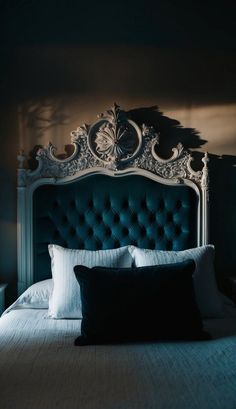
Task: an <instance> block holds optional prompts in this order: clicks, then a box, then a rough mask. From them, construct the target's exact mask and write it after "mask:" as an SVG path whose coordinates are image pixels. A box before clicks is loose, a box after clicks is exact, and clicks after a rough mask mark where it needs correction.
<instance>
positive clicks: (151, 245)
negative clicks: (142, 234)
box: [148, 239, 155, 249]
mask: <svg viewBox="0 0 236 409" xmlns="http://www.w3.org/2000/svg"><path fill="white" fill-rule="evenodd" d="M148 243H149V247H150V249H154V248H155V240H153V239H151V240H149V241H148Z"/></svg>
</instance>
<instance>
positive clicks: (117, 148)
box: [95, 122, 135, 161]
mask: <svg viewBox="0 0 236 409" xmlns="http://www.w3.org/2000/svg"><path fill="white" fill-rule="evenodd" d="M134 142H135V141H134V140H133V135H132V132H131V130H130V129H129V127H128V126H125V125H121V126H117V124H115V125H113V124H111V123H110V122H105V123H104V124H102V125H101V126H100V128H99V130H98V132H97V134H96V138H95V143H96V149H97V152H98V153H99V154H101V158H102V159H105V160H110V161H115V160H120V159H122V158H123V157H127V156H129V155H132V153H133V151H134Z"/></svg>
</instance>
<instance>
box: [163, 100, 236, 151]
mask: <svg viewBox="0 0 236 409" xmlns="http://www.w3.org/2000/svg"><path fill="white" fill-rule="evenodd" d="M164 113H165V115H166V116H169V117H172V118H176V119H177V120H178V121H180V123H181V125H182V126H184V127H191V128H195V129H196V130H197V131H198V132H199V133H200V136H201V137H202V138H203V139H205V140H207V143H206V144H205V145H204V146H203V147H202V148H200V150H201V151H205V150H208V151H209V152H210V153H213V154H216V155H236V104H224V105H210V106H187V107H186V108H185V109H183V108H181V109H178V108H173V109H171V110H168V108H167V109H166V110H165V112H164Z"/></svg>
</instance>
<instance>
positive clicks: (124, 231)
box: [122, 227, 129, 236]
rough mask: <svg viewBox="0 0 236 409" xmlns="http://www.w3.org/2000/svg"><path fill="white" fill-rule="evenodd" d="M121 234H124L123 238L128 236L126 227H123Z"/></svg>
mask: <svg viewBox="0 0 236 409" xmlns="http://www.w3.org/2000/svg"><path fill="white" fill-rule="evenodd" d="M122 233H123V234H124V236H128V234H129V230H128V229H127V227H123V229H122Z"/></svg>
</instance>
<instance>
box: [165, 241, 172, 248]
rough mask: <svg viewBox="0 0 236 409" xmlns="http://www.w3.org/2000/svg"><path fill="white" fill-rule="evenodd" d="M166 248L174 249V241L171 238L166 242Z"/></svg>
mask: <svg viewBox="0 0 236 409" xmlns="http://www.w3.org/2000/svg"><path fill="white" fill-rule="evenodd" d="M166 249H167V250H172V249H173V243H172V241H170V240H167V242H166Z"/></svg>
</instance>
